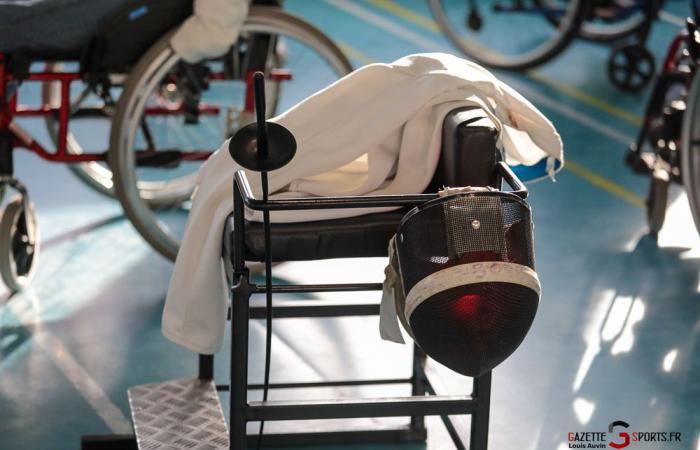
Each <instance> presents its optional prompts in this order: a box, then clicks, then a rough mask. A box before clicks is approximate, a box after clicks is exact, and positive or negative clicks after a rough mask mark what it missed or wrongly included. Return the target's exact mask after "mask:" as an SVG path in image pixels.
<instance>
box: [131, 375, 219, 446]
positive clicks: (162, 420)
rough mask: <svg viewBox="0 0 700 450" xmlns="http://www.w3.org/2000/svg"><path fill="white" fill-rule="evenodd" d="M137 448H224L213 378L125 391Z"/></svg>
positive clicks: (145, 386) (180, 380) (140, 387)
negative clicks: (127, 396)
mask: <svg viewBox="0 0 700 450" xmlns="http://www.w3.org/2000/svg"><path fill="white" fill-rule="evenodd" d="M128 393H129V406H130V407H131V417H132V420H133V423H134V431H135V434H136V441H137V443H138V448H139V450H228V428H227V426H226V421H225V419H224V413H223V411H222V410H221V403H220V402H219V396H218V395H217V393H216V387H215V386H214V382H213V381H211V380H209V381H202V380H199V379H196V378H183V379H179V380H171V381H166V382H164V383H151V384H142V385H140V386H134V387H132V388H131V389H129V391H128Z"/></svg>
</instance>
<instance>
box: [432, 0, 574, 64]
mask: <svg viewBox="0 0 700 450" xmlns="http://www.w3.org/2000/svg"><path fill="white" fill-rule="evenodd" d="M585 4H586V2H585V1H584V0H468V1H465V0H430V9H431V10H432V13H433V15H434V16H435V19H436V20H437V22H438V24H439V26H440V28H441V29H442V31H443V33H444V34H445V36H446V37H447V38H448V39H449V41H450V42H451V43H452V44H453V45H454V46H455V47H457V48H458V49H459V50H461V51H462V52H463V53H464V54H465V55H466V56H468V57H470V58H472V59H474V60H475V61H476V62H478V63H481V64H483V65H485V66H488V67H491V68H495V69H511V70H524V69H529V68H532V67H535V66H537V65H539V64H542V63H544V62H546V61H548V60H550V59H552V58H553V57H555V56H556V55H558V54H559V53H560V52H562V51H563V50H564V49H565V48H566V46H567V45H568V44H569V42H571V40H572V39H573V38H574V37H575V36H576V33H577V32H578V31H579V27H580V24H581V21H582V20H583V17H584V10H585V8H584V5H585Z"/></svg>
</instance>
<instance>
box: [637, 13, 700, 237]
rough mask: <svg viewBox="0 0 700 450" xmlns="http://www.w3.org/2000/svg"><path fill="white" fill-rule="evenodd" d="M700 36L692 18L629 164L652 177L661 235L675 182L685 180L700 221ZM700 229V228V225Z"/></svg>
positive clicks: (651, 212)
mask: <svg viewBox="0 0 700 450" xmlns="http://www.w3.org/2000/svg"><path fill="white" fill-rule="evenodd" d="M699 64H700V38H699V37H698V27H697V25H696V24H695V22H693V21H692V20H690V19H689V20H688V23H687V29H686V30H684V31H683V32H680V33H678V35H677V36H676V37H675V38H674V39H673V41H672V42H671V45H670V46H669V49H668V52H667V55H666V58H665V60H664V63H663V68H662V71H661V73H660V74H659V75H658V76H657V78H656V81H655V84H654V88H653V90H652V93H651V98H650V99H649V102H648V103H647V107H646V111H645V114H644V122H643V123H642V127H641V129H640V130H639V133H638V135H637V140H636V141H635V142H634V143H633V144H632V145H631V146H630V147H629V149H628V151H627V154H626V159H625V162H626V164H627V165H628V166H629V167H630V168H632V170H634V171H635V172H636V173H639V174H643V175H647V176H649V177H650V178H651V182H650V185H649V191H648V195H647V199H646V216H647V224H648V227H649V232H650V234H652V235H656V234H658V233H659V231H660V230H661V228H662V227H663V224H664V221H665V218H666V208H667V206H668V189H669V186H670V184H671V183H677V184H683V185H684V186H685V188H686V192H687V195H688V200H689V202H690V206H691V211H692V212H693V217H694V220H695V223H696V225H700V214H699V213H700V199H699V196H700V189H699V188H698V183H699V182H700V178H698V177H700V171H698V167H700V166H699V165H698V163H697V161H698V156H697V153H698V151H697V134H698V128H699V127H700V126H699V125H698V124H699V122H698V117H700V116H698V113H697V111H698V106H697V105H698V103H700V94H699V93H700V89H699V88H698V85H700V77H698V76H697V70H698V65H699ZM697 228H698V230H700V226H698V227H697Z"/></svg>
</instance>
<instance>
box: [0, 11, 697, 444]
mask: <svg viewBox="0 0 700 450" xmlns="http://www.w3.org/2000/svg"><path fill="white" fill-rule="evenodd" d="M287 7H288V9H290V10H292V11H294V12H296V13H298V14H300V15H302V16H304V17H306V18H307V19H309V20H310V21H311V22H313V23H314V24H316V25H317V26H319V27H320V28H321V29H323V30H324V31H325V32H326V33H328V34H329V35H330V36H331V37H333V38H334V39H335V40H336V41H337V42H339V43H341V45H342V46H343V48H344V50H345V51H346V52H347V54H348V56H349V57H350V58H351V59H352V61H353V63H354V65H355V66H361V65H363V64H367V63H370V62H375V61H381V62H389V61H392V60H394V59H396V58H399V57H401V56H404V55H406V54H409V53H416V52H425V51H444V52H452V51H453V50H452V48H451V47H450V45H449V44H448V43H447V42H446V40H445V39H444V38H443V37H442V36H441V35H440V33H439V32H438V31H437V29H436V26H435V24H434V22H433V21H432V19H431V17H430V14H429V12H428V10H427V6H426V5H425V2H424V1H422V0H401V1H399V0H393V1H392V0H353V1H347V0H342V1H341V0H323V1H314V2H309V1H303V0H288V1H287ZM686 7H687V5H686V4H685V3H671V4H670V5H669V8H670V9H669V10H668V12H670V13H671V14H672V16H670V17H668V16H667V17H666V20H664V21H660V22H658V23H657V24H656V25H655V27H654V31H653V33H652V36H651V38H650V42H649V46H650V48H651V49H652V51H653V52H654V53H655V55H656V56H657V60H658V58H661V57H662V55H663V53H664V51H665V47H666V45H667V44H668V43H669V42H670V39H671V37H672V36H673V35H674V33H675V32H676V30H677V29H678V25H677V24H673V23H671V22H672V20H673V16H677V17H682V16H684V15H685V14H686V10H685V8H686ZM360 30H361V31H360ZM608 52H609V49H608V48H606V47H601V46H595V45H591V44H586V43H580V42H577V43H576V44H575V45H573V46H572V47H571V48H570V49H569V50H568V51H567V52H565V53H564V54H563V55H561V56H560V57H559V58H558V59H556V60H555V61H553V62H552V63H550V64H547V65H546V66H543V67H541V68H538V69H537V70H535V71H532V72H530V73H528V74H526V75H514V74H508V73H501V74H499V75H500V76H502V77H503V79H504V80H505V81H507V82H509V83H512V85H513V86H514V87H515V88H516V89H518V90H519V91H520V92H521V93H522V94H524V95H525V96H526V97H527V98H529V99H530V100H531V101H532V102H533V103H534V104H536V105H537V106H538V107H539V108H541V109H542V111H543V112H544V113H545V114H546V115H548V116H549V117H550V118H551V120H552V121H553V122H554V124H555V125H556V126H557V128H558V129H559V132H560V133H561V135H562V137H563V139H564V143H565V151H566V158H567V161H566V168H565V170H563V171H562V172H561V173H560V174H559V175H558V176H557V179H556V182H554V183H553V182H550V181H542V182H539V183H537V184H534V185H531V186H530V189H531V203H532V207H533V211H534V217H535V223H536V249H537V264H538V272H539V274H540V277H541V281H542V285H543V289H544V293H543V296H542V300H541V303H540V309H539V312H538V315H537V318H536V320H535V323H534V326H533V328H532V330H531V332H530V334H529V335H528V337H527V338H526V340H525V342H524V344H523V345H522V346H521V347H520V349H519V350H518V351H517V352H516V353H515V354H514V355H513V356H512V357H511V358H509V359H508V360H507V361H506V362H505V363H504V364H503V365H501V366H500V367H498V368H497V369H496V370H495V371H494V381H493V383H494V384H493V397H492V415H491V425H490V444H491V445H490V448H494V449H505V450H510V449H522V450H562V449H565V448H568V445H567V443H566V441H567V433H568V432H572V431H606V430H607V427H608V424H609V423H611V422H612V421H615V420H624V421H626V422H628V423H629V424H630V425H631V428H630V429H631V430H635V431H636V430H638V431H678V432H681V433H682V442H681V443H679V444H675V445H669V446H668V447H663V448H672V449H679V450H680V449H685V450H697V449H700V407H699V406H698V405H700V377H698V376H697V374H698V373H699V371H700V351H699V350H698V346H700V294H699V293H698V291H699V289H700V277H699V274H700V260H699V259H698V258H699V257H700V240H699V239H698V234H697V232H696V230H695V227H694V226H693V223H692V219H691V216H690V212H689V210H688V206H687V201H686V198H685V195H684V194H683V193H682V192H681V189H680V188H679V187H675V188H674V189H673V191H672V196H671V199H670V207H669V211H668V216H667V220H666V225H665V227H664V229H663V230H662V232H661V233H660V234H659V236H658V240H655V239H653V238H651V237H650V236H647V235H646V223H645V210H644V198H645V196H646V190H647V189H648V184H649V182H648V179H646V178H644V177H640V176H637V175H634V174H632V173H631V171H630V170H629V169H627V168H626V167H625V166H624V164H623V156H624V152H625V150H626V148H627V146H628V145H629V143H630V142H631V141H632V140H633V138H634V136H635V134H636V132H637V129H638V127H639V125H640V121H641V114H642V111H643V108H644V104H645V100H646V98H647V96H648V92H644V93H642V94H636V95H635V94H625V93H621V92H619V91H617V90H616V89H615V88H614V87H612V86H611V85H610V84H609V82H608V81H607V78H606V70H605V67H606V61H607V56H608ZM25 125H26V127H27V128H28V129H29V130H30V131H31V132H32V133H36V135H37V136H41V137H43V140H45V141H48V139H47V138H46V134H45V132H44V129H43V126H42V124H41V123H40V122H32V121H28V122H26V124H25ZM16 160H17V161H16V167H17V173H18V176H19V177H20V179H22V180H23V181H24V182H25V183H26V184H27V185H28V188H29V192H30V193H31V195H32V199H33V201H34V202H35V204H36V207H37V210H38V214H39V225H40V228H41V230H42V243H43V249H42V255H41V258H40V263H39V269H38V272H37V275H36V278H35V280H34V282H33V284H32V286H31V288H29V289H27V290H26V291H24V292H22V293H21V294H18V295H15V296H10V295H9V293H7V292H5V293H0V295H2V297H0V380H1V381H0V449H2V450H18V449H28V450H48V449H51V450H64V449H65V450H68V449H70V450H76V449H78V448H79V442H80V436H81V435H83V434H108V433H112V432H115V433H125V432H126V433H128V432H130V422H129V420H128V417H129V411H128V405H127V397H126V389H127V388H128V387H130V386H133V385H136V384H142V383H147V382H155V381H163V380H168V379H172V378H180V377H187V376H192V375H194V374H195V373H196V358H195V356H194V355H192V354H191V353H189V352H187V351H185V350H183V349H181V348H178V347H177V346H175V345H174V344H172V343H170V342H169V341H167V340H166V339H165V338H164V337H163V336H162V335H161V333H160V320H161V311H162V307H163V301H164V297H165V292H166V287H167V283H168V279H169V276H170V273H171V270H172V264H171V263H170V262H168V261H166V260H164V259H163V258H162V257H160V256H158V255H157V254H156V253H155V252H153V251H151V250H150V249H149V247H148V246H147V245H146V244H145V243H144V241H143V240H142V239H141V238H140V237H139V235H138V234H137V233H136V232H135V231H134V229H133V228H132V227H131V225H130V224H129V222H128V221H127V220H126V219H124V217H123V215H122V212H121V209H120V207H119V205H118V204H117V203H116V202H115V201H113V200H110V199H107V198H105V197H102V196H100V195H98V194H95V193H93V192H92V191H91V190H90V189H89V188H87V187H85V186H84V185H82V184H81V182H80V181H79V180H78V179H77V178H75V177H74V176H73V175H72V173H71V172H70V171H69V170H68V168H67V167H65V166H60V165H51V164H48V163H46V162H44V161H42V160H40V159H39V158H37V157H35V156H34V155H30V154H28V153H26V152H18V154H17V157H16ZM383 264H384V261H382V260H381V259H373V260H369V261H333V262H332V263H328V262H322V263H308V264H306V263H305V264H286V265H282V266H279V268H275V271H276V273H275V276H276V277H277V278H280V279H284V280H287V281H294V282H316V283H317V282H323V281H334V280H338V281H339V280H344V281H346V282H347V281H354V280H362V281H374V280H376V281H379V280H380V279H381V277H382V275H383V273H382V268H383ZM277 269H279V270H277ZM340 274H342V277H341V276H340ZM346 276H347V277H350V278H352V280H349V279H348V278H346ZM3 289H4V288H3ZM318 297H319V298H322V297H323V296H318ZM375 298H376V297H375ZM376 327H377V320H376V319H374V318H363V319H342V320H341V319H338V320H330V319H329V320H290V321H286V322H285V321H279V322H277V325H276V328H275V334H274V343H273V352H274V356H273V366H272V371H273V374H272V378H273V380H277V381H282V380H285V381H292V380H295V381H300V380H320V379H328V380H331V379H339V378H342V379H347V378H353V377H358V378H359V377H391V376H394V375H399V376H400V375H407V374H408V372H409V369H410V361H409V348H408V347H399V346H396V345H394V344H389V343H383V342H380V341H379V337H378V333H377V332H376ZM251 333H252V342H253V344H252V345H253V351H252V355H251V357H252V360H251V364H250V370H251V380H254V381H258V380H260V379H261V374H262V368H263V358H262V356H261V355H262V351H261V350H262V342H263V335H264V324H263V323H255V325H253V326H252V327H251ZM309 342H314V345H313V346H309V345H308V343H309ZM227 351H228V350H227V349H225V350H224V351H223V352H222V353H221V355H220V356H219V359H218V360H217V361H218V364H217V369H216V373H217V377H218V379H219V380H220V381H221V382H225V380H226V377H227V370H226V366H227V361H228V357H227ZM442 376H443V378H442V381H443V383H444V385H445V386H447V387H448V388H449V389H450V390H451V391H452V392H455V393H463V392H469V390H470V384H471V382H470V380H468V379H464V378H460V377H457V376H454V375H450V374H448V373H443V374H442ZM393 389H396V388H392V391H391V392H394V391H393ZM358 393H359V394H362V395H386V394H387V390H386V388H385V387H384V388H381V389H379V390H377V389H361V390H333V391H329V390H326V391H318V392H313V393H308V394H304V395H308V396H310V397H319V396H320V397H326V396H334V395H358ZM288 395H294V394H290V393H289V392H282V393H275V394H274V395H273V398H282V397H284V396H288ZM297 395H298V394H297ZM275 396H276V397H275ZM223 405H224V409H226V408H227V399H226V396H223ZM375 423H376V421H374V420H372V421H364V422H361V423H360V425H369V426H373V425H375ZM305 425H310V424H305ZM638 446H640V447H642V448H649V449H660V448H661V447H660V446H657V445H655V444H649V445H646V446H644V445H642V444H639V445H638ZM338 448H340V447H338ZM342 448H353V449H360V448H362V449H365V448H367V449H369V448H372V449H380V448H381V449H399V448H402V449H403V448H410V449H426V448H427V449H440V450H442V449H447V448H452V447H451V444H449V440H448V436H447V433H446V432H445V430H444V428H443V427H442V425H441V424H440V423H439V421H437V420H431V421H429V441H428V443H427V445H426V444H422V443H421V444H404V445H398V444H397V445H384V446H380V445H371V446H354V447H342Z"/></svg>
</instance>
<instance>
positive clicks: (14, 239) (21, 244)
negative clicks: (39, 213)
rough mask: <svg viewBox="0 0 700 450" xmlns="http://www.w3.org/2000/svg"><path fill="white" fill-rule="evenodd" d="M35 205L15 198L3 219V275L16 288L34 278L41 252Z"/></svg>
mask: <svg viewBox="0 0 700 450" xmlns="http://www.w3.org/2000/svg"><path fill="white" fill-rule="evenodd" d="M38 230H39V229H38V227H37V226H36V218H35V216H34V208H33V206H32V205H31V204H29V206H28V207H27V208H25V203H24V202H23V201H22V198H21V197H15V198H13V199H12V200H11V201H10V203H8V204H7V206H6V207H5V210H4V212H3V213H2V219H0V277H2V281H3V282H4V283H5V286H7V287H8V288H9V289H10V290H11V291H12V292H17V291H19V290H21V289H22V288H24V287H25V286H26V285H27V284H29V282H30V281H31V279H32V277H33V276H34V271H35V269H36V262H37V260H38V256H39V231H38Z"/></svg>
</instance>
